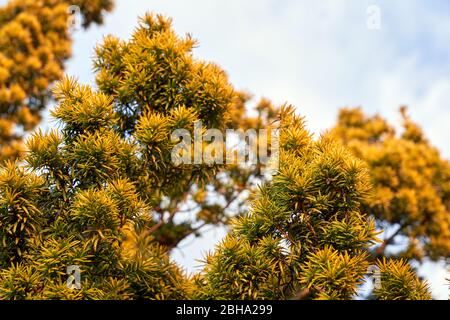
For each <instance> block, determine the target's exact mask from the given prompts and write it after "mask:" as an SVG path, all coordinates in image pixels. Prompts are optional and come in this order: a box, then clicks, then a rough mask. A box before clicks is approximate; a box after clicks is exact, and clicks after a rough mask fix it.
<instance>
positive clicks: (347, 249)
mask: <svg viewBox="0 0 450 320" xmlns="http://www.w3.org/2000/svg"><path fill="white" fill-rule="evenodd" d="M194 45H195V41H194V40H193V39H192V38H191V37H190V36H186V37H179V36H178V35H177V34H175V32H174V31H173V30H172V28H171V22H170V19H167V18H164V17H162V16H155V15H152V14H148V15H146V16H144V17H143V18H142V19H141V22H140V24H139V27H138V28H137V29H136V30H135V32H134V34H133V36H132V38H131V39H130V40H129V41H123V40H119V39H117V38H115V37H112V36H109V37H107V38H105V41H104V42H103V43H102V44H101V45H99V46H98V47H97V49H96V52H97V56H96V58H95V60H94V65H95V68H96V72H97V84H98V88H99V90H97V91H96V90H93V89H92V88H91V87H89V86H85V85H80V84H78V83H77V82H76V81H75V80H74V79H72V78H65V79H63V80H62V81H61V82H60V83H59V84H58V85H57V86H56V88H55V89H54V96H55V98H56V101H57V105H56V107H55V109H54V110H53V111H52V116H53V117H55V118H56V119H57V120H58V121H59V123H60V126H61V127H60V128H59V129H54V130H52V131H50V132H47V133H43V132H40V131H37V132H35V133H34V134H33V135H32V136H31V138H30V139H28V141H27V153H26V156H25V157H24V158H23V160H22V161H7V162H6V163H5V164H4V165H3V166H1V169H0V239H1V242H0V263H1V265H0V299H137V298H147V299H187V298H201V299H203V298H220V299H247V298H255V299H269V298H272V299H283V298H299V299H300V298H314V299H350V298H352V297H353V296H354V294H355V293H356V292H357V288H358V285H359V284H361V283H362V282H363V278H364V275H365V274H366V273H367V269H368V267H369V265H370V264H375V265H376V266H378V270H379V271H380V276H381V286H380V287H378V288H377V289H376V290H375V291H374V295H375V296H376V297H377V298H380V299H428V298H430V294H429V292H428V288H427V285H426V284H425V283H423V282H421V281H420V280H419V279H418V278H417V276H416V275H415V274H414V272H413V271H412V270H411V268H410V267H409V265H408V264H407V263H406V262H404V261H402V260H398V261H393V260H385V259H380V260H377V261H373V260H371V257H370V256H369V253H368V250H369V248H370V246H371V244H373V243H374V242H376V241H377V238H376V231H375V223H374V221H373V220H371V219H370V218H367V216H366V215H365V212H364V211H363V210H362V205H361V204H362V203H365V201H366V200H367V197H368V193H369V190H370V182H369V177H368V173H367V169H366V167H365V165H364V163H362V162H361V161H359V160H357V159H356V158H355V157H354V156H353V155H352V154H350V153H349V152H348V151H346V149H345V148H344V147H342V146H340V145H339V144H337V143H336V141H335V140H333V138H332V137H331V135H327V136H324V137H322V138H320V139H319V140H317V141H315V140H313V139H312V138H311V137H310V135H309V134H308V132H307V131H306V130H305V129H304V127H303V120H302V119H301V118H299V117H297V116H295V115H294V113H293V109H292V108H285V109H283V110H281V111H280V112H281V115H280V133H281V134H280V168H279V170H278V172H277V173H276V174H275V176H274V177H273V178H272V180H271V181H270V182H267V183H265V184H264V185H263V186H262V187H261V188H260V189H259V190H258V191H256V192H255V194H254V195H253V196H251V198H253V199H254V200H253V202H252V206H251V210H250V212H249V213H248V214H247V213H246V212H245V205H244V204H243V202H242V197H243V198H245V197H246V195H242V193H246V192H248V190H250V189H251V187H252V186H253V185H254V184H255V183H256V182H257V181H262V180H263V177H262V174H261V172H260V171H261V169H262V168H261V166H256V168H246V167H243V166H242V165H241V164H239V163H233V164H231V165H230V166H225V165H221V164H212V165H209V164H199V165H184V164H182V165H177V164H175V163H174V162H173V161H172V158H171V152H172V150H173V147H174V146H175V145H176V144H177V143H178V141H174V140H173V139H172V135H171V134H172V132H173V131H174V130H175V129H185V130H187V131H188V132H189V133H191V134H192V135H193V131H194V127H195V123H196V122H197V121H199V120H201V121H202V122H203V123H204V124H205V126H206V127H215V128H218V129H225V128H227V127H232V128H238V127H240V128H261V127H267V126H271V125H274V124H273V120H274V119H275V118H276V116H277V113H278V109H277V108H275V107H274V106H272V105H271V104H270V103H269V102H268V101H266V100H262V101H261V102H260V103H258V104H257V106H256V111H257V114H256V116H254V117H251V116H248V115H246V106H247V105H248V102H249V96H248V95H246V94H245V93H238V92H236V91H234V90H233V87H232V86H231V85H230V84H229V82H228V79H227V76H226V74H225V73H224V72H223V71H222V70H221V69H220V68H219V67H218V66H217V65H214V64H211V63H207V62H204V61H202V60H198V59H195V58H194V57H193V55H192V49H193V47H194ZM206 147H207V144H202V148H203V149H205V148H206ZM192 157H195V152H194V153H193V154H192ZM212 196H215V197H216V198H220V199H219V200H221V201H216V202H210V201H209V198H210V197H212ZM241 196H242V197H241ZM235 202H237V203H235ZM233 203H234V205H233ZM192 204H193V205H194V206H195V209H192V208H191V206H190V205H192ZM229 209H233V211H235V212H236V213H242V214H241V215H240V216H239V217H236V218H235V219H234V221H233V222H232V227H231V228H232V230H231V232H230V234H229V235H228V237H227V238H226V239H225V240H224V241H223V242H222V243H221V244H220V245H219V246H218V248H217V250H216V251H215V252H213V253H211V254H210V255H209V256H208V258H207V259H206V263H205V268H204V271H203V272H201V273H200V274H198V275H195V276H194V277H193V278H191V277H187V276H186V275H185V274H184V272H183V271H182V270H181V269H180V268H179V267H178V266H177V265H176V264H175V263H173V262H172V261H171V260H170V259H169V253H170V249H171V248H173V247H175V246H176V245H177V244H178V243H179V242H180V241H181V240H182V239H184V238H186V236H188V235H190V234H192V233H195V232H197V231H198V230H199V228H200V227H202V226H203V225H206V224H217V223H227V222H228V221H229V216H228V214H227V211H228V210H229ZM193 210H194V212H195V213H196V216H195V217H189V218H183V217H180V215H182V214H183V212H184V211H188V212H191V211H193ZM69 266H77V267H78V268H79V269H80V271H81V280H82V283H81V288H80V289H79V290H75V289H71V288H69V287H68V286H67V285H66V280H67V277H68V275H67V268H68V267H69Z"/></svg>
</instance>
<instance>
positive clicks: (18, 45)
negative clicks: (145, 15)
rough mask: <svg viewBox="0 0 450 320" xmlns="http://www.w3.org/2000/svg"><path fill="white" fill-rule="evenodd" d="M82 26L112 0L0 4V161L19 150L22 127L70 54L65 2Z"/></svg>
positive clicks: (36, 117) (99, 17)
mask: <svg viewBox="0 0 450 320" xmlns="http://www.w3.org/2000/svg"><path fill="white" fill-rule="evenodd" d="M71 5H77V6H79V8H80V13H81V15H82V18H83V26H84V27H88V26H89V25H90V24H92V23H101V22H102V21H103V13H104V12H105V11H110V10H111V9H112V6H113V3H112V1H111V0H95V1H88V0H71V1H65V0H11V1H9V2H8V4H7V5H6V6H4V7H2V8H0V161H4V160H6V159H12V158H15V157H17V156H18V155H19V154H20V151H21V150H22V149H23V148H22V143H21V142H22V137H23V135H24V133H26V132H28V131H30V130H31V129H33V128H34V127H35V126H36V125H37V124H38V123H39V121H40V119H41V116H40V111H41V110H42V109H43V108H44V107H45V106H46V105H47V102H48V100H49V98H50V86H51V85H52V83H53V82H54V81H55V80H58V79H60V78H61V77H62V74H63V70H64V62H65V61H66V60H67V59H68V58H69V57H70V54H71V42H72V40H71V36H70V30H69V28H70V23H69V14H70V12H69V10H68V8H69V6H71Z"/></svg>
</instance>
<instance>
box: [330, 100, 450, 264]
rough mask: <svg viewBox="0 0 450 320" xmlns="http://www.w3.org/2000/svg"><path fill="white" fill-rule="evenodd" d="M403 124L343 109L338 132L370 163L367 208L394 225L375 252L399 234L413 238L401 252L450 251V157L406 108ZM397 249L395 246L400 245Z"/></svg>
mask: <svg viewBox="0 0 450 320" xmlns="http://www.w3.org/2000/svg"><path fill="white" fill-rule="evenodd" d="M400 111H401V115H402V117H403V130H402V131H401V133H400V134H397V133H396V130H395V129H394V127H392V126H391V125H390V124H389V123H388V122H387V121H386V120H385V119H383V118H381V117H380V116H378V115H376V116H373V117H369V116H366V115H365V114H364V113H363V112H362V110H361V109H343V110H341V112H340V114H339V119H338V123H337V125H336V127H335V128H334V129H333V134H334V136H335V137H337V138H338V139H340V140H341V141H342V142H343V143H344V144H345V145H347V146H348V147H349V148H350V149H351V150H352V151H353V152H354V154H355V155H356V156H357V157H359V158H361V159H363V160H364V161H365V162H366V164H367V165H368V166H369V168H370V176H371V182H372V184H373V186H374V191H373V195H372V197H370V198H367V199H366V200H365V201H364V203H363V210H364V211H365V212H367V213H368V214H370V215H371V216H373V217H374V218H376V221H377V224H378V225H379V226H380V228H387V227H389V229H388V230H393V231H390V233H388V234H387V235H386V237H385V240H384V241H383V242H382V243H381V245H379V246H378V247H377V248H376V250H375V251H374V252H373V253H374V254H375V255H376V256H381V255H388V254H389V252H387V251H386V250H385V249H386V247H388V246H389V245H393V244H395V243H396V242H397V241H398V240H399V239H402V241H401V242H403V243H405V242H406V243H407V246H406V248H404V249H403V250H402V251H400V252H399V253H396V255H399V256H401V257H405V258H408V259H410V258H414V259H417V260H421V259H422V258H424V257H429V258H431V259H435V260H436V259H439V258H442V257H443V258H446V257H448V256H449V254H450V162H449V161H447V160H446V159H443V158H442V157H441V156H440V154H439V152H438V150H437V149H436V148H434V147H433V146H432V145H431V144H430V142H429V141H428V140H427V139H426V138H425V136H424V134H423V132H422V130H421V129H420V127H419V126H418V125H417V124H415V123H414V122H412V121H411V119H410V118H409V117H408V115H407V110H406V108H401V110H400ZM394 252H395V251H394Z"/></svg>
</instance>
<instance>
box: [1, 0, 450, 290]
mask: <svg viewBox="0 0 450 320" xmlns="http://www.w3.org/2000/svg"><path fill="white" fill-rule="evenodd" d="M2 2H4V1H2ZM374 9H375V13H374V11H373V10H374ZM368 10H369V11H368ZM146 11H153V12H156V13H162V14H165V15H168V16H171V17H172V18H173V22H174V27H175V30H176V31H177V32H178V33H179V34H180V35H184V34H186V33H191V34H192V35H193V36H194V38H196V39H197V40H198V41H199V44H200V46H199V47H198V48H197V49H196V50H195V52H194V53H195V56H196V57H198V58H201V59H204V60H208V61H213V62H216V63H218V64H219V65H221V66H222V68H223V69H224V70H226V72H227V73H228V75H229V79H230V81H231V83H232V84H233V85H234V86H235V88H237V89H244V90H248V91H249V92H251V93H253V94H254V96H255V99H259V98H261V97H267V98H269V99H271V100H273V101H274V102H275V103H276V104H281V103H285V102H287V103H289V104H293V105H294V106H296V108H297V112H298V113H299V114H301V115H303V116H305V117H306V119H307V123H308V127H309V129H310V130H311V131H312V132H314V133H315V134H319V133H320V132H321V131H323V130H326V129H327V128H330V127H332V125H333V124H334V122H335V120H336V116H337V111H338V109H339V108H340V107H343V106H353V107H355V106H361V107H363V109H364V110H365V111H366V112H368V113H370V114H374V113H380V114H381V115H382V116H384V117H386V118H388V119H389V120H390V121H392V122H394V123H399V121H400V115H399V113H398V109H399V107H400V106H401V105H406V106H408V107H409V111H410V114H411V116H412V118H413V119H414V120H415V121H417V122H418V123H419V124H420V125H421V126H422V127H423V129H424V131H425V133H426V135H427V136H428V137H429V139H430V140H431V141H432V142H433V144H434V145H435V146H437V147H438V148H439V150H440V151H441V152H442V154H443V155H444V156H445V157H447V158H449V159H450V144H449V143H448V141H447V139H448V137H450V54H449V51H450V42H449V39H450V1H446V0H428V1H425V0H386V1H381V0H379V1H376V0H371V1H366V0H321V1H314V0H304V1H300V0H283V1H276V0H247V1H242V0H213V1H212V0H190V1H185V0H116V8H115V10H114V12H113V13H112V14H109V15H107V16H106V19H105V23H104V25H103V26H100V27H91V28H90V29H89V30H88V31H87V32H85V31H77V32H75V34H74V47H73V58H71V60H70V61H69V62H68V64H67V69H66V72H67V74H69V75H74V76H77V77H78V78H79V80H80V81H81V82H82V83H88V84H94V75H93V72H92V63H91V58H92V56H93V48H94V45H95V44H96V43H98V42H100V41H101V40H102V38H103V36H105V35H107V34H114V35H116V36H118V37H120V38H122V39H128V38H129V37H130V35H131V33H132V31H133V29H134V28H135V27H136V25H137V18H138V16H139V15H143V14H144V13H145V12H146ZM377 13H379V15H378V14H377ZM377 17H379V19H377ZM374 19H375V20H374ZM374 21H375V22H374ZM377 22H379V23H377ZM374 23H375V24H374ZM224 234H225V231H224V230H223V229H212V230H209V231H208V232H206V233H205V234H204V235H203V237H202V238H200V239H192V238H189V239H187V240H186V241H184V242H183V243H182V244H181V246H180V249H177V250H175V252H174V254H173V258H174V259H175V260H176V261H177V262H179V263H180V264H181V265H183V266H184V267H185V268H186V269H187V270H188V271H191V272H192V271H195V270H198V267H196V266H198V262H197V261H196V260H197V259H201V258H202V256H203V255H204V252H205V251H206V250H211V249H213V247H214V244H215V243H217V241H218V240H219V239H220V238H221V237H223V235H224ZM420 273H421V275H423V276H425V277H426V278H427V279H429V281H430V282H431V285H432V289H433V293H434V296H435V298H441V299H447V297H448V294H449V293H450V292H449V289H448V287H447V286H446V285H445V280H444V278H445V275H446V270H445V268H444V266H443V263H441V264H432V263H425V266H424V267H422V268H421V269H420Z"/></svg>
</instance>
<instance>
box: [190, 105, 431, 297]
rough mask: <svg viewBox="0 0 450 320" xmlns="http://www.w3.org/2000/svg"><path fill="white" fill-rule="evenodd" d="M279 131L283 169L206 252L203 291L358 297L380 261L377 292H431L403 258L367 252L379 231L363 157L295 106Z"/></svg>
mask: <svg viewBox="0 0 450 320" xmlns="http://www.w3.org/2000/svg"><path fill="white" fill-rule="evenodd" d="M280 130H281V134H280V168H279V171H278V173H277V174H276V175H275V176H274V177H273V181H271V182H270V183H267V184H265V185H263V186H262V187H261V189H260V190H259V192H258V194H257V196H256V199H255V200H254V201H253V203H252V208H251V210H250V212H249V214H248V215H246V216H243V217H239V218H237V219H236V220H235V221H234V223H233V226H232V232H231V233H230V234H229V235H228V236H227V237H226V238H225V239H224V240H223V241H222V243H220V244H219V245H218V247H217V249H216V250H215V251H214V252H213V253H211V254H209V255H207V257H206V259H205V269H204V271H203V273H201V274H200V275H198V276H197V277H196V279H195V283H196V284H197V286H198V289H197V290H196V291H195V292H196V294H197V297H198V298H214V299H291V298H294V299H306V298H308V299H311V298H312V299H351V298H352V297H354V295H355V294H356V293H357V289H358V285H360V284H362V283H363V280H364V276H365V275H366V274H367V270H368V269H369V265H370V264H373V265H374V266H375V267H376V268H377V269H378V270H379V272H380V273H379V276H380V281H381V286H379V287H377V288H376V289H375V290H374V295H375V297H376V298H378V299H429V298H430V293H429V292H428V288H427V285H426V284H425V283H422V282H421V281H420V280H419V279H418V278H417V276H415V274H414V273H413V271H412V270H411V269H410V267H409V266H408V265H407V264H406V263H405V262H404V261H401V260H398V261H393V260H389V261H388V260H378V261H372V259H371V258H370V255H369V254H368V249H369V248H370V246H371V245H372V244H373V243H375V242H376V241H377V238H376V231H375V223H374V221H373V220H372V219H370V218H367V216H366V215H365V214H364V212H363V211H361V206H360V204H361V202H362V201H363V200H364V199H366V198H367V195H368V191H369V188H370V183H369V178H368V172H367V169H366V168H365V166H364V164H363V163H362V162H361V161H359V160H357V159H356V158H355V157H353V156H352V155H351V154H350V153H349V152H348V151H346V150H345V149H344V148H343V147H342V146H340V145H339V144H337V143H336V141H334V140H332V139H331V138H330V136H322V137H321V138H320V139H318V140H317V141H314V140H313V139H312V138H311V136H310V135H309V134H308V132H307V131H306V130H305V129H304V125H303V119H302V118H299V117H297V116H295V115H294V111H293V109H292V108H291V107H288V108H284V109H283V110H282V111H281V123H280Z"/></svg>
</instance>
